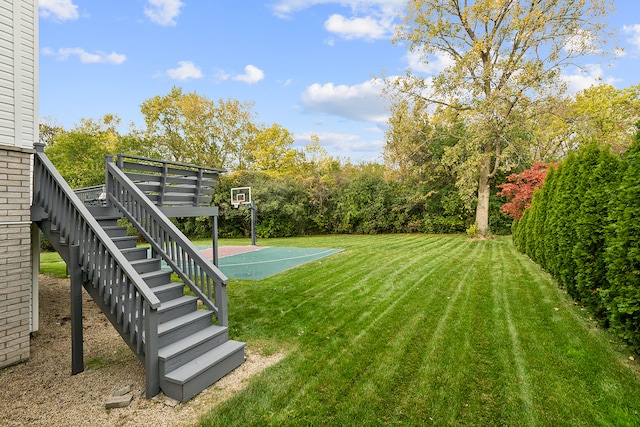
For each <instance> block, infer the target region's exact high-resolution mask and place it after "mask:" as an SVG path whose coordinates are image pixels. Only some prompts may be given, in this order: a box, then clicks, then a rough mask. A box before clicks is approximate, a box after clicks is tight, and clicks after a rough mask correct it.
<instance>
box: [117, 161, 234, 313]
mask: <svg viewBox="0 0 640 427" xmlns="http://www.w3.org/2000/svg"><path fill="white" fill-rule="evenodd" d="M112 160H113V156H111V155H106V156H105V163H106V170H107V177H106V193H107V203H108V204H110V205H113V206H114V207H116V208H117V209H118V210H120V212H122V214H123V215H124V216H125V218H127V219H128V220H129V221H130V222H131V223H132V224H133V225H134V227H136V228H137V229H138V231H139V232H140V234H141V235H142V237H143V238H144V239H145V240H146V241H147V242H148V243H149V244H150V245H151V248H152V250H153V251H154V252H155V253H157V254H159V255H160V256H161V257H162V259H163V260H164V261H165V262H166V263H167V265H168V266H169V267H170V268H171V269H172V270H173V271H174V272H175V273H176V274H177V275H178V276H179V277H180V279H182V281H183V282H184V284H185V285H187V286H188V287H189V289H190V290H191V291H192V292H193V293H194V294H195V295H196V296H197V297H198V299H200V300H201V301H202V303H203V304H204V305H205V306H206V307H207V308H208V309H210V310H211V311H213V312H214V313H215V315H216V318H217V321H218V325H220V326H228V323H229V322H228V312H227V290H226V285H227V282H228V281H229V279H228V278H227V276H225V274H224V273H223V272H222V271H220V270H219V269H218V268H217V267H216V266H215V265H213V264H212V263H211V262H210V261H209V260H207V259H206V258H205V257H204V256H203V255H202V254H201V253H200V251H199V250H198V249H197V248H196V247H195V246H194V245H193V243H191V241H190V240H189V239H187V238H186V237H185V236H184V234H182V232H181V231H180V230H178V228H177V227H176V226H175V225H174V224H173V223H172V222H171V221H170V220H169V219H168V218H167V217H166V216H165V215H164V214H163V213H162V211H161V210H160V209H159V208H158V207H157V206H156V205H155V204H153V203H152V202H151V200H149V198H148V197H147V196H146V195H145V194H144V193H143V192H142V190H140V189H139V188H138V187H137V186H136V184H135V183H134V182H133V181H131V180H130V179H129V177H127V175H126V174H125V173H124V171H122V170H121V169H119V168H118V167H117V166H116V165H115V164H113V161H112Z"/></svg>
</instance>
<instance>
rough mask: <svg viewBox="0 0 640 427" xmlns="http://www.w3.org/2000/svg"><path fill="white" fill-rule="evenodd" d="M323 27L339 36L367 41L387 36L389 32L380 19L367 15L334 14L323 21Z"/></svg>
mask: <svg viewBox="0 0 640 427" xmlns="http://www.w3.org/2000/svg"><path fill="white" fill-rule="evenodd" d="M324 28H325V29H326V30H327V31H329V32H330V33H334V34H337V35H339V36H340V37H342V38H344V39H347V40H352V39H365V40H368V41H373V40H378V39H382V38H385V37H388V36H389V35H390V34H391V33H390V31H389V28H388V27H385V26H384V25H383V24H382V23H381V22H380V21H378V20H376V19H374V18H372V17H371V16H367V17H364V18H351V19H349V18H345V17H344V16H342V15H338V14H334V15H331V16H330V17H329V19H327V21H326V22H325V23H324Z"/></svg>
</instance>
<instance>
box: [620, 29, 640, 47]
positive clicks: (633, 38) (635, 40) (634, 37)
mask: <svg viewBox="0 0 640 427" xmlns="http://www.w3.org/2000/svg"><path fill="white" fill-rule="evenodd" d="M622 32H623V33H625V34H629V38H628V39H627V41H628V42H629V43H631V44H632V45H633V46H634V47H635V48H636V49H638V50H640V24H635V25H623V26H622Z"/></svg>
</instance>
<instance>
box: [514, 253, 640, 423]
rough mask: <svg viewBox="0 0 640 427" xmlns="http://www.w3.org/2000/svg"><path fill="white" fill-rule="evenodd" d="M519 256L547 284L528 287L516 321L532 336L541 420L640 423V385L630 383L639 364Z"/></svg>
mask: <svg viewBox="0 0 640 427" xmlns="http://www.w3.org/2000/svg"><path fill="white" fill-rule="evenodd" d="M513 260H515V261H516V262H517V264H518V265H517V266H516V267H515V268H518V269H519V271H523V272H525V275H528V276H530V277H532V278H535V279H537V280H534V282H533V283H538V284H546V286H527V288H528V289H530V291H531V292H530V295H529V298H527V300H526V301H524V303H523V307H522V316H521V318H520V319H518V320H517V322H518V323H516V327H517V328H519V329H520V330H521V331H523V333H524V334H526V336H527V337H528V338H529V339H527V340H526V341H524V340H523V348H524V349H525V350H526V353H527V354H528V355H529V361H528V364H529V367H530V375H531V381H532V384H533V387H534V392H533V395H534V396H535V397H536V399H535V401H534V404H535V409H536V412H537V414H538V417H539V419H540V420H541V423H549V422H553V421H554V420H558V419H579V420H580V421H581V422H580V424H582V425H629V426H634V425H640V418H639V416H638V413H639V412H640V408H639V406H640V405H639V404H638V402H640V400H638V399H640V389H638V388H637V387H634V388H632V389H629V388H628V387H625V386H624V385H625V384H629V383H633V382H636V381H637V380H638V371H637V368H636V367H635V366H634V369H629V366H628V362H629V361H628V360H627V359H626V358H625V357H624V356H622V355H621V354H620V353H618V352H616V351H615V348H614V346H612V343H615V341H614V340H613V339H612V337H611V335H610V334H609V333H607V332H606V331H603V330H600V329H598V328H595V327H594V325H593V322H589V321H588V320H587V319H586V317H587V316H586V312H584V311H582V310H581V309H580V307H579V306H578V305H576V304H574V302H573V301H572V300H571V299H570V298H568V297H567V296H566V295H565V294H564V293H562V292H561V291H559V290H558V289H557V287H556V285H555V283H554V282H553V281H552V280H551V279H550V278H549V277H548V275H547V274H546V273H545V272H543V271H541V270H540V269H539V268H538V267H537V266H536V265H535V264H532V263H530V262H529V261H528V259H527V258H526V257H524V256H523V255H521V254H517V253H515V251H514V257H513ZM529 282H531V281H529ZM518 296H519V295H511V296H510V300H511V301H513V300H516V299H518ZM520 299H522V298H520ZM536 301H542V302H541V303H538V304H537V305H534V304H535V302H536ZM536 308H537V310H536ZM533 331H535V332H536V334H535V335H534V334H533V333H532V332H533ZM523 333H521V335H522V334H523ZM627 351H628V350H627ZM627 354H628V353H627ZM566 396H571V397H572V398H571V399H566ZM557 402H562V404H554V403H557Z"/></svg>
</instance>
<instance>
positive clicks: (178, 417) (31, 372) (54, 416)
mask: <svg viewBox="0 0 640 427" xmlns="http://www.w3.org/2000/svg"><path fill="white" fill-rule="evenodd" d="M69 299H70V297H69V280H68V279H55V278H51V277H47V276H42V275H41V276H40V330H39V331H37V332H35V333H34V334H33V338H32V339H31V358H30V359H29V360H28V361H26V362H24V363H21V364H18V365H14V366H10V367H8V368H4V369H2V370H0V402H2V404H1V405H0V424H1V425H3V426H63V425H64V426H129V425H135V426H154V427H160V426H181V425H188V424H191V423H195V422H197V420H198V419H199V417H200V415H201V414H203V413H205V412H206V411H207V410H208V409H210V408H211V407H214V406H215V405H217V404H219V403H220V402H222V401H224V400H225V399H227V398H229V397H230V396H231V395H233V393H234V392H236V391H237V390H240V389H242V388H243V387H244V386H245V385H246V384H247V383H248V381H249V379H250V378H251V377H252V376H253V375H254V374H256V373H258V372H260V371H262V370H263V369H265V368H267V367H268V366H270V365H272V364H274V363H277V362H278V361H280V360H281V359H282V358H283V355H282V354H273V355H271V356H269V357H265V356H263V355H261V354H259V352H257V351H252V349H251V348H249V347H247V349H246V360H245V363H244V364H242V365H241V366H240V367H239V368H237V369H236V370H235V371H233V372H231V373H230V374H229V375H227V376H226V377H224V378H222V379H221V380H220V381H218V382H217V383H216V384H214V385H213V386H211V387H209V388H208V389H207V390H205V391H204V392H202V393H200V394H199V395H197V396H195V397H194V398H193V399H191V400H190V401H189V402H186V403H179V402H176V401H174V400H172V399H169V398H168V397H166V396H165V395H164V394H163V393H160V394H159V395H158V396H156V397H155V398H153V399H149V400H148V399H145V398H144V385H145V383H144V367H143V366H142V365H141V364H140V362H139V361H138V359H137V358H136V357H135V356H134V355H133V353H132V352H131V351H130V350H129V347H128V346H127V345H126V344H125V343H124V341H123V340H122V338H120V336H119V335H118V333H117V332H116V330H115V329H114V328H113V327H112V326H111V324H110V323H109V321H108V320H107V319H106V317H105V316H104V315H103V314H102V313H101V312H100V310H99V309H98V308H97V306H96V305H95V304H94V303H93V302H92V300H91V297H89V295H87V294H86V293H85V294H84V301H85V303H84V304H83V305H84V307H83V327H84V362H85V371H84V372H82V373H80V374H78V375H71V331H70V322H69V319H70V317H69V315H70V309H69ZM125 387H131V391H130V394H131V395H132V397H133V400H132V402H131V404H130V405H129V406H127V407H125V408H115V409H106V408H105V402H106V400H107V399H108V398H109V397H111V395H112V394H113V393H114V392H116V391H118V390H121V389H123V388H125Z"/></svg>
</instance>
